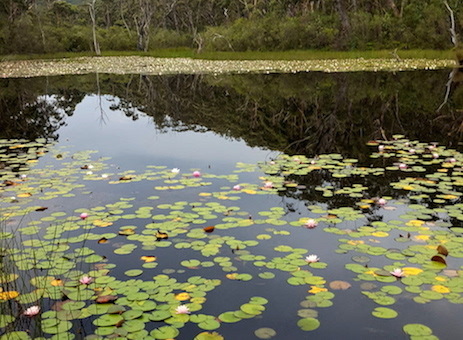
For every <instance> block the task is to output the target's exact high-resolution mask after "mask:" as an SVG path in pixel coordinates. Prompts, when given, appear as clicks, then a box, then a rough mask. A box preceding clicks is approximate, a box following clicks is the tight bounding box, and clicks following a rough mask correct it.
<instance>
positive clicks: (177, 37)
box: [149, 28, 193, 49]
mask: <svg viewBox="0 0 463 340" xmlns="http://www.w3.org/2000/svg"><path fill="white" fill-rule="evenodd" d="M192 46H193V38H192V37H191V35H189V34H186V33H183V32H177V31H174V30H166V29H163V28H157V29H153V31H152V32H151V35H150V44H149V47H150V48H151V49H154V48H171V47H192Z"/></svg>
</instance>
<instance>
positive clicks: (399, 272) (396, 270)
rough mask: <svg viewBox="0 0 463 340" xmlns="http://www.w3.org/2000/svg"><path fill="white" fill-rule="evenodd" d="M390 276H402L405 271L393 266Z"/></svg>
mask: <svg viewBox="0 0 463 340" xmlns="http://www.w3.org/2000/svg"><path fill="white" fill-rule="evenodd" d="M390 273H391V275H392V276H395V277H404V276H405V273H404V271H403V270H402V269H400V268H394V270H393V271H392V272H390Z"/></svg>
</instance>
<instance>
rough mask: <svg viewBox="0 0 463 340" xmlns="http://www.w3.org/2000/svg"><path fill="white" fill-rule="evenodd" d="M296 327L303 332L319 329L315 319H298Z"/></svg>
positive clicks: (318, 323)
mask: <svg viewBox="0 0 463 340" xmlns="http://www.w3.org/2000/svg"><path fill="white" fill-rule="evenodd" d="M297 325H298V326H299V328H301V329H302V330H303V331H313V330H315V329H317V328H318V327H320V321H318V320H317V319H315V318H304V319H300V320H299V321H298V322H297Z"/></svg>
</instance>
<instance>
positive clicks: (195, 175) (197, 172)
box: [193, 171, 201, 178]
mask: <svg viewBox="0 0 463 340" xmlns="http://www.w3.org/2000/svg"><path fill="white" fill-rule="evenodd" d="M193 177H196V178H198V177H201V173H200V172H199V171H193Z"/></svg>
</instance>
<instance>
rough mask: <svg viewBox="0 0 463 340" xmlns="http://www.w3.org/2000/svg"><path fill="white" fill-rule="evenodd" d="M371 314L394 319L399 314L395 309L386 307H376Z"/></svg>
mask: <svg viewBox="0 0 463 340" xmlns="http://www.w3.org/2000/svg"><path fill="white" fill-rule="evenodd" d="M371 314H373V315H374V316H376V317H377V318H380V319H393V318H395V317H397V315H398V313H397V312H396V311H395V310H393V309H390V308H386V307H376V308H375V309H374V310H373V312H372V313H371Z"/></svg>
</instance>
